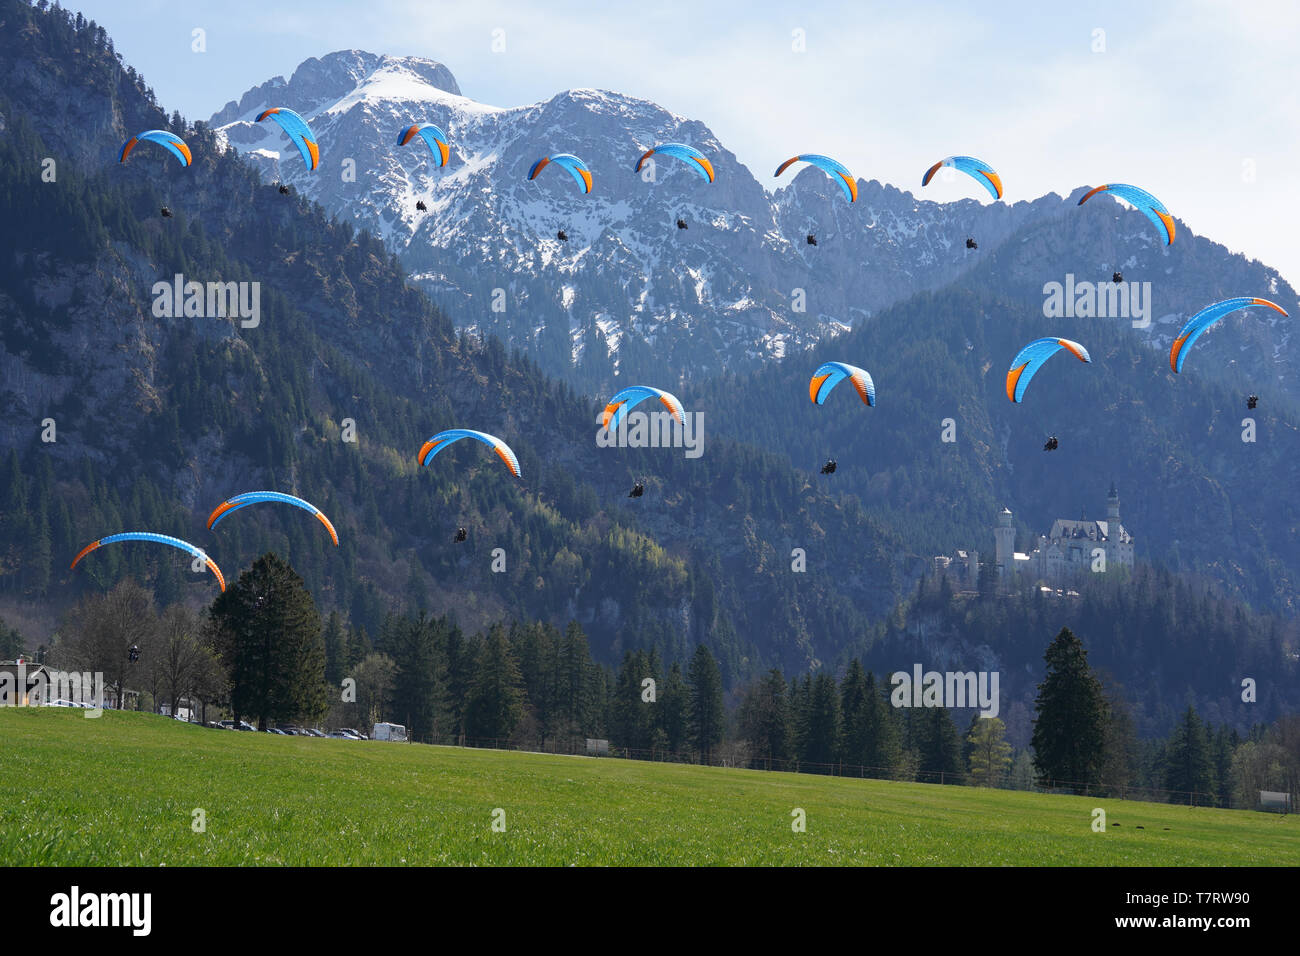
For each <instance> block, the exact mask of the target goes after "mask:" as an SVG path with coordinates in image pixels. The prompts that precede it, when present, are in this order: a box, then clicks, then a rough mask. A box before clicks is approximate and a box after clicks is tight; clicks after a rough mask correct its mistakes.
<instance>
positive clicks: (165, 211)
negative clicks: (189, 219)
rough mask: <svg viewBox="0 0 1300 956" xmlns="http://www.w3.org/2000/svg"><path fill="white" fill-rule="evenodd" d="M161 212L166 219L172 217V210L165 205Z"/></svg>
mask: <svg viewBox="0 0 1300 956" xmlns="http://www.w3.org/2000/svg"><path fill="white" fill-rule="evenodd" d="M159 212H161V213H162V217H163V218H164V219H170V218H171V217H172V211H171V210H170V209H168V208H167V207H166V206H163V207H162V209H161V210H159Z"/></svg>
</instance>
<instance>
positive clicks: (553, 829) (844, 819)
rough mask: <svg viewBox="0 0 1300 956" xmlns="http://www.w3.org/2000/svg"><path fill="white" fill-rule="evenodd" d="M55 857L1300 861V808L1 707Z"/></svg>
mask: <svg viewBox="0 0 1300 956" xmlns="http://www.w3.org/2000/svg"><path fill="white" fill-rule="evenodd" d="M1099 806H1100V807H1104V808H1105V810H1106V814H1107V822H1108V823H1114V822H1118V823H1119V824H1120V826H1119V827H1108V828H1107V832H1106V833H1104V834H1098V833H1094V832H1093V831H1092V829H1091V820H1092V816H1091V814H1092V811H1093V808H1094V807H1099ZM796 807H797V808H802V809H803V810H804V811H805V812H806V814H807V832H804V833H795V832H793V831H792V829H791V822H792V820H793V817H792V816H791V811H792V810H794V809H795V808H796ZM199 808H201V809H202V810H203V812H204V815H205V817H206V832H203V833H196V832H194V830H193V829H192V826H191V821H192V819H193V817H192V813H193V811H194V810H195V809H199ZM497 808H500V809H501V810H504V811H505V826H506V830H505V832H503V833H502V832H493V829H492V814H493V811H494V810H495V809H497ZM1139 825H1141V826H1143V827H1144V828H1145V829H1142V830H1138V829H1136V827H1137V826H1139ZM1166 827H1167V828H1168V829H1165V828H1166ZM43 864H62V865H110V866H119V865H142V866H156V865H160V864H166V865H169V866H177V865H186V864H217V865H238V864H267V865H279V864H293V865H348V864H395V865H401V864H409V865H427V864H482V865H517V864H532V865H569V864H577V865H588V864H597V865H600V864H614V865H656V864H705V865H720V864H728V865H732V864H734V865H754V864H759V865H768V864H780V865H787V864H799V865H845V864H849V865H857V864H866V865H909V866H910V865H987V866H998V865H1008V864H1009V865H1040V864H1042V865H1085V866H1132V865H1155V866H1166V865H1168V866H1174V865H1179V866H1186V865H1191V866H1198V865H1261V864H1270V865H1290V866H1296V865H1300V821H1297V819H1296V818H1295V817H1281V816H1277V815H1273V814H1262V813H1252V812H1243V811H1229V810H1207V809H1190V808H1187V807H1172V806H1165V805H1162V804H1151V803H1136V802H1126V801H1118V800H1098V799H1096V798H1084V797H1062V796H1048V795H1043V794H1029V793H1017V792H1009V791H999V790H978V789H973V788H966V787H940V786H932V785H925V784H905V783H890V782H882V781H871V780H851V779H843V778H828V777H818V776H812V775H800V774H786V773H763V772H758V771H747V770H724V769H715V768H707V767H690V766H679V765H673V764H649V763H640V762H636V761H626V760H614V759H591V758H585V757H556V756H547V755H541V754H522V753H505V752H501V751H484V750H461V749H456V748H444V747H426V746H420V745H402V744H386V743H377V742H372V741H348V740H318V739H304V738H297V737H276V736H272V735H269V734H250V733H242V734H240V733H232V732H230V731H219V730H208V729H204V728H201V727H191V726H187V725H185V724H182V723H180V722H177V721H172V720H166V719H164V718H161V717H155V716H152V715H147V714H124V713H113V712H107V713H105V714H104V716H103V717H101V718H99V719H97V720H88V719H86V718H85V717H83V716H82V712H81V711H74V710H63V709H57V710H56V709H34V708H19V709H12V708H0V865H43Z"/></svg>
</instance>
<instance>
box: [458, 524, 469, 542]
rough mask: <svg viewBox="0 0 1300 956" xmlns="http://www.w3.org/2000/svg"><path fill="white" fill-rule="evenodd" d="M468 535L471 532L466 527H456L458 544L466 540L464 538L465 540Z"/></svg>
mask: <svg viewBox="0 0 1300 956" xmlns="http://www.w3.org/2000/svg"><path fill="white" fill-rule="evenodd" d="M468 537H469V532H468V531H467V530H466V529H464V528H457V529H456V543H457V544H460V543H461V542H462V541H464V540H465V539H466V538H468Z"/></svg>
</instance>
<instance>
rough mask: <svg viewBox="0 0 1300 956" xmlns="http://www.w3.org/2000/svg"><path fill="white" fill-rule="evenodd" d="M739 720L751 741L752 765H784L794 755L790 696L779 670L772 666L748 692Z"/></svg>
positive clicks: (765, 766)
mask: <svg viewBox="0 0 1300 956" xmlns="http://www.w3.org/2000/svg"><path fill="white" fill-rule="evenodd" d="M737 723H738V725H739V730H740V735H741V737H743V738H744V739H745V740H747V741H748V742H749V747H750V753H751V759H752V764H751V765H752V766H754V767H763V768H768V767H771V766H772V765H773V764H775V768H774V769H777V770H781V769H784V768H783V767H782V764H783V763H784V762H785V761H786V760H788V759H790V741H791V727H790V698H789V689H788V688H787V687H786V683H785V677H784V676H783V675H782V674H781V672H780V671H779V670H777V669H776V668H772V669H771V670H770V671H768V672H767V673H766V674H764V675H763V676H762V677H761V678H759V679H758V681H756V682H755V683H754V684H752V685H751V686H750V687H749V689H748V690H747V691H746V692H745V696H744V699H743V700H742V701H741V704H740V712H739V714H738V717H737Z"/></svg>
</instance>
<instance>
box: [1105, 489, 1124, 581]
mask: <svg viewBox="0 0 1300 956" xmlns="http://www.w3.org/2000/svg"><path fill="white" fill-rule="evenodd" d="M1106 521H1107V525H1106V527H1107V529H1108V530H1109V532H1110V533H1109V534H1107V535H1106V564H1107V566H1110V565H1112V564H1119V563H1120V562H1121V561H1122V548H1121V546H1120V540H1119V492H1118V491H1117V490H1115V479H1113V478H1112V479H1111V481H1110V493H1109V494H1108V495H1106Z"/></svg>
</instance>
